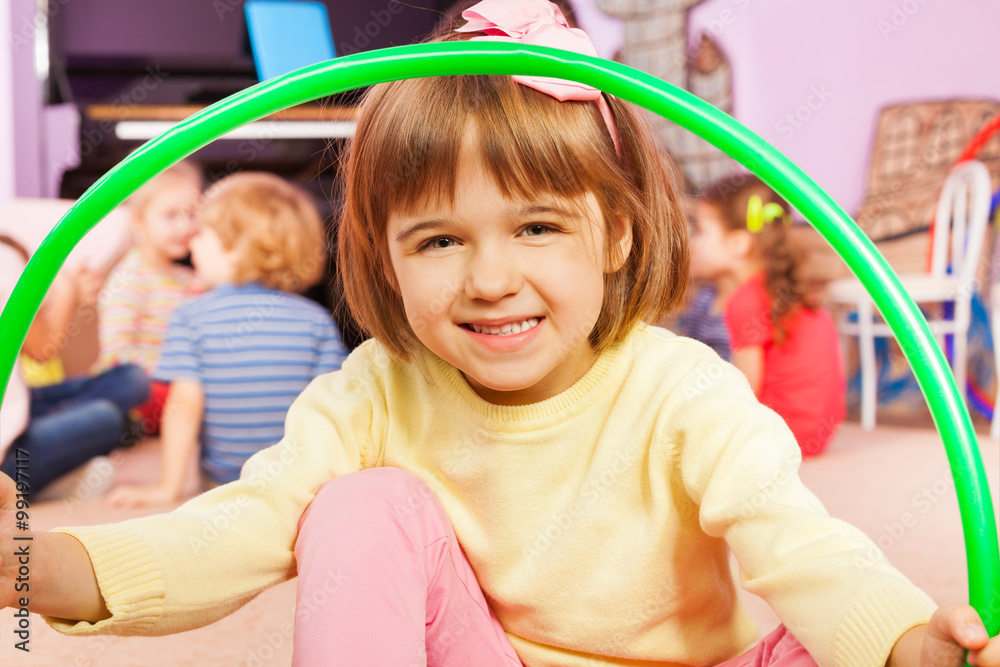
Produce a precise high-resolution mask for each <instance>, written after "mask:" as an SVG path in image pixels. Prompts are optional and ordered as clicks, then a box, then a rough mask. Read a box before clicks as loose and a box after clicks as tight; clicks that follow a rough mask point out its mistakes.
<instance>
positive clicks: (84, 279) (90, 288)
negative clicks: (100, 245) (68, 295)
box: [73, 265, 107, 308]
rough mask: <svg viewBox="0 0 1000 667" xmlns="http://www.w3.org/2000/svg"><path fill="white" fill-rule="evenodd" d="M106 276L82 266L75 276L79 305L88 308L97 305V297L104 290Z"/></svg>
mask: <svg viewBox="0 0 1000 667" xmlns="http://www.w3.org/2000/svg"><path fill="white" fill-rule="evenodd" d="M106 278H107V276H105V275H104V274H102V273H100V272H98V271H94V270H92V269H88V268H86V267H85V266H83V265H81V266H80V267H79V268H77V270H76V272H75V273H74V275H73V282H74V284H75V285H76V299H77V304H78V305H80V306H83V307H86V308H91V307H93V306H95V305H97V297H98V295H99V294H100V293H101V290H102V289H103V288H104V281H105V279H106Z"/></svg>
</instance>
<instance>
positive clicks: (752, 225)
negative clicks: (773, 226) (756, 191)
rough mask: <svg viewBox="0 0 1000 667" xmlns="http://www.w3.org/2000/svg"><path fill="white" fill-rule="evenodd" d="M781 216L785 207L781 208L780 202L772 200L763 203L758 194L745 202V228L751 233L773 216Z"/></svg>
mask: <svg viewBox="0 0 1000 667" xmlns="http://www.w3.org/2000/svg"><path fill="white" fill-rule="evenodd" d="M783 217H785V209H783V208H781V204H775V203H774V202H769V203H767V204H765V203H764V202H763V201H761V198H760V196H759V195H753V196H751V197H750V201H748V202H747V229H748V230H750V232H751V233H757V232H759V231H760V230H761V229H763V228H764V225H766V224H767V223H769V222H771V221H772V220H774V219H775V218H783ZM786 222H787V220H786Z"/></svg>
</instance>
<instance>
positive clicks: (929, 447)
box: [0, 423, 1000, 667]
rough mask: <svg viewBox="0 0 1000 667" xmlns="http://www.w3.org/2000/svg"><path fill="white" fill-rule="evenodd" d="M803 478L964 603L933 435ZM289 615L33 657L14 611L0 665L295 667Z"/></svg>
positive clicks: (67, 509)
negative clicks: (16, 628)
mask: <svg viewBox="0 0 1000 667" xmlns="http://www.w3.org/2000/svg"><path fill="white" fill-rule="evenodd" d="M980 448H981V453H982V457H983V461H984V466H985V468H986V470H987V475H988V476H989V479H990V485H991V489H992V496H993V502H994V511H996V510H997V508H996V505H997V498H998V495H1000V492H998V488H1000V481H998V477H1000V447H998V445H997V444H996V443H994V442H992V441H990V440H988V439H987V438H986V437H985V436H981V437H980ZM157 455H158V451H157V445H156V443H155V442H149V443H143V444H142V445H140V446H139V447H136V448H135V449H133V450H130V451H126V452H123V453H122V454H121V455H120V456H118V457H116V458H115V463H116V467H117V470H118V476H117V479H118V480H119V481H141V480H145V479H150V478H152V477H153V476H155V474H156V461H157ZM802 478H803V479H804V480H805V482H806V484H807V485H809V486H810V487H811V488H812V489H813V490H814V491H815V493H816V494H817V495H818V496H819V497H820V498H821V499H822V500H823V502H824V503H825V504H826V506H827V508H828V509H829V511H830V513H831V514H833V515H835V516H839V517H841V518H844V519H846V520H848V521H850V522H852V523H854V524H855V525H857V526H858V527H859V528H861V529H862V530H864V531H865V532H866V533H867V534H868V535H869V536H871V537H872V539H874V540H875V541H876V542H877V543H878V544H879V545H880V546H881V547H882V548H883V549H884V550H885V552H886V553H887V554H888V556H889V558H890V560H891V561H892V562H893V563H894V564H895V565H896V566H897V567H898V568H899V569H901V570H902V571H903V572H904V573H905V574H906V575H907V576H909V577H910V578H911V579H913V581H914V582H916V583H917V584H918V585H919V586H921V587H922V588H924V589H925V590H926V591H927V592H928V593H930V594H931V596H932V597H934V598H935V599H936V600H937V601H938V602H941V603H943V602H952V601H962V600H965V599H967V588H966V565H965V551H964V545H963V539H962V531H961V526H960V522H959V513H958V505H957V502H956V500H955V495H954V484H953V482H952V477H951V474H950V472H949V468H948V464H947V460H946V458H945V452H944V448H943V446H942V445H941V443H940V440H939V438H938V436H937V434H936V433H935V432H934V431H933V430H930V429H926V428H924V429H916V428H901V427H891V426H880V427H879V428H878V429H876V430H875V431H872V432H867V433H866V432H864V431H861V430H860V428H858V426H857V424H854V423H849V424H847V425H845V426H844V427H843V429H842V430H841V432H840V433H839V434H838V436H837V438H836V440H835V441H834V442H833V443H832V444H831V446H830V449H829V450H828V452H827V453H826V454H825V455H824V456H822V457H821V458H819V459H815V460H810V461H807V462H805V464H804V465H803V468H802ZM192 488H193V487H192ZM164 509H166V508H164ZM138 514H140V512H135V511H114V510H110V509H108V508H106V507H104V506H103V505H102V504H101V503H100V501H99V500H97V499H94V498H87V499H74V500H64V501H56V502H48V503H40V504H38V505H36V506H35V507H34V508H32V520H33V523H34V528H35V529H36V530H39V529H46V528H51V527H54V526H57V525H86V524H94V523H103V522H106V521H116V520H120V519H125V518H128V517H131V516H137V515H138ZM820 602H821V601H820ZM294 604H295V585H294V582H286V583H285V584H282V585H280V586H276V587H274V588H272V589H270V590H268V591H266V592H265V593H264V594H262V595H261V596H259V597H258V598H257V599H256V600H254V601H253V602H252V603H250V604H249V605H247V606H246V607H244V608H243V609H241V610H240V611H238V612H237V613H235V614H233V615H231V616H229V617H228V618H225V619H223V620H222V621H220V622H218V623H215V624H213V625H211V626H208V627H205V628H201V629H199V630H195V631H192V632H188V633H184V634H182V635H175V636H170V637H154V638H122V637H92V638H85V639H81V638H69V637H63V636H61V635H59V634H57V633H55V632H54V631H53V630H51V629H50V628H49V627H48V626H47V625H46V624H45V623H44V622H42V621H41V620H40V619H39V618H38V617H34V616H33V617H32V619H31V620H32V625H31V643H30V647H31V652H30V653H27V654H25V653H23V652H21V651H17V650H15V649H14V648H13V644H14V639H13V635H12V627H13V617H12V613H13V612H12V610H3V611H2V612H0V665H5V666H6V665H10V666H18V667H20V666H22V665H23V666H25V667H29V666H35V665H37V666H39V667H41V666H45V667H63V666H65V667H70V666H72V667H91V666H97V665H100V666H101V667H125V666H128V667H132V666H140V665H141V666H143V667H159V666H161V665H162V666H163V667H168V666H169V667H179V666H182V665H192V666H193V665H198V666H205V667H208V666H215V665H218V666H220V667H222V666H225V667H235V666H242V667H263V666H265V665H267V666H277V665H289V664H290V663H291V637H292V618H293V610H294ZM748 604H750V606H751V610H752V611H753V613H754V616H755V617H756V618H757V619H758V622H759V623H760V625H761V628H762V630H767V629H770V628H772V627H773V626H774V625H776V623H777V619H776V617H775V616H774V615H773V613H771V611H770V609H769V608H768V607H767V606H766V605H765V604H763V603H762V602H761V601H760V600H756V599H748Z"/></svg>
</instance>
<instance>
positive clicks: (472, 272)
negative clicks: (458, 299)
mask: <svg viewBox="0 0 1000 667" xmlns="http://www.w3.org/2000/svg"><path fill="white" fill-rule="evenodd" d="M522 283H523V276H522V275H521V271H520V269H519V267H518V265H517V262H516V261H515V260H514V258H513V257H511V255H510V254H509V253H506V252H503V251H502V250H500V249H496V248H493V249H484V250H483V251H481V252H478V253H475V255H473V256H472V257H470V259H469V263H468V267H467V272H466V278H465V295H466V297H468V298H469V299H482V300H485V301H498V300H500V299H502V298H503V297H505V296H508V295H510V294H516V293H517V292H518V291H519V290H520V289H521V285H522Z"/></svg>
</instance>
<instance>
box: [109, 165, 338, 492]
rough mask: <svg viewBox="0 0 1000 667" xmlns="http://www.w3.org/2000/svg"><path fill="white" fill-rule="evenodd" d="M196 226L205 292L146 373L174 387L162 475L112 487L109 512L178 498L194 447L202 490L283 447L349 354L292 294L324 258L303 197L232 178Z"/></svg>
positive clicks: (311, 307)
mask: <svg viewBox="0 0 1000 667" xmlns="http://www.w3.org/2000/svg"><path fill="white" fill-rule="evenodd" d="M197 223H198V225H199V231H198V233H197V234H196V235H195V237H194V238H193V239H192V241H191V257H192V260H193V262H194V266H195V269H196V271H197V273H198V277H199V279H200V280H201V281H202V282H203V283H204V284H205V285H206V286H207V287H209V288H210V289H209V290H208V291H207V292H206V293H204V294H202V295H200V296H197V297H195V298H193V299H191V300H190V301H188V302H186V303H184V304H183V305H182V306H181V307H180V308H178V310H177V311H176V313H175V314H174V316H173V317H172V318H171V320H170V326H169V328H168V330H167V334H166V338H165V340H164V344H163V351H162V354H161V356H160V361H159V364H158V366H157V369H156V371H155V372H154V374H153V378H154V379H155V380H158V381H162V382H169V383H170V389H169V394H168V397H167V402H166V407H165V410H164V419H163V427H162V442H163V469H162V471H161V479H160V482H159V483H158V484H156V485H152V486H148V487H123V488H118V489H115V490H114V491H112V493H111V494H110V495H109V496H108V502H109V503H110V504H112V505H116V506H139V505H147V504H153V503H164V502H172V501H175V500H177V499H178V498H179V497H180V495H181V493H182V491H183V487H184V481H185V476H186V473H187V470H188V464H189V463H190V461H191V457H192V456H193V455H194V453H195V452H198V451H199V449H200V471H201V478H202V483H203V485H204V486H206V487H212V486H216V485H219V484H224V483H226V482H230V481H233V480H235V479H237V478H238V477H239V474H240V469H241V468H242V466H243V463H244V462H245V461H246V460H247V459H248V458H250V456H251V455H253V454H255V453H256V452H257V451H258V450H260V449H263V448H265V447H267V446H270V445H272V444H274V443H275V442H278V441H279V440H281V438H282V436H283V434H284V421H285V413H286V412H287V411H288V408H289V406H290V405H291V404H292V401H293V400H294V399H295V397H296V396H298V395H299V394H300V393H301V392H302V390H303V389H305V387H306V385H307V384H308V383H309V382H310V381H311V380H312V379H313V378H315V377H316V376H317V375H320V374H322V373H328V372H330V371H334V370H337V369H339V368H340V364H341V362H342V361H343V359H344V358H345V357H346V356H347V350H346V349H345V348H344V346H343V344H342V342H341V339H340V335H339V334H338V332H337V329H336V326H335V325H334V323H333V321H332V320H331V318H330V314H329V313H328V312H327V311H326V310H325V309H324V308H322V307H321V306H320V305H319V304H317V303H315V302H313V301H310V300H309V299H306V298H305V297H303V296H300V295H299V294H296V292H300V291H302V290H304V289H306V288H308V287H309V286H311V285H313V284H314V283H315V282H316V281H317V280H318V279H319V278H320V275H321V273H322V267H323V262H324V261H325V258H326V253H325V251H324V247H325V244H324V232H323V225H322V222H321V220H320V217H319V214H318V213H317V211H316V208H315V206H314V205H313V202H312V201H311V200H310V199H309V198H308V196H307V195H305V194H304V193H302V192H300V191H299V190H297V189H296V188H294V187H293V186H292V185H290V184H289V183H287V182H285V181H284V180H282V179H281V178H279V177H277V176H274V175H271V174H263V173H244V174H237V175H234V176H230V177H228V178H225V179H223V180H222V181H219V182H218V183H217V184H216V185H215V186H213V187H212V188H211V189H210V190H209V191H208V193H206V200H205V203H204V205H203V207H202V208H201V209H200V210H199V211H198V213H197Z"/></svg>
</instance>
